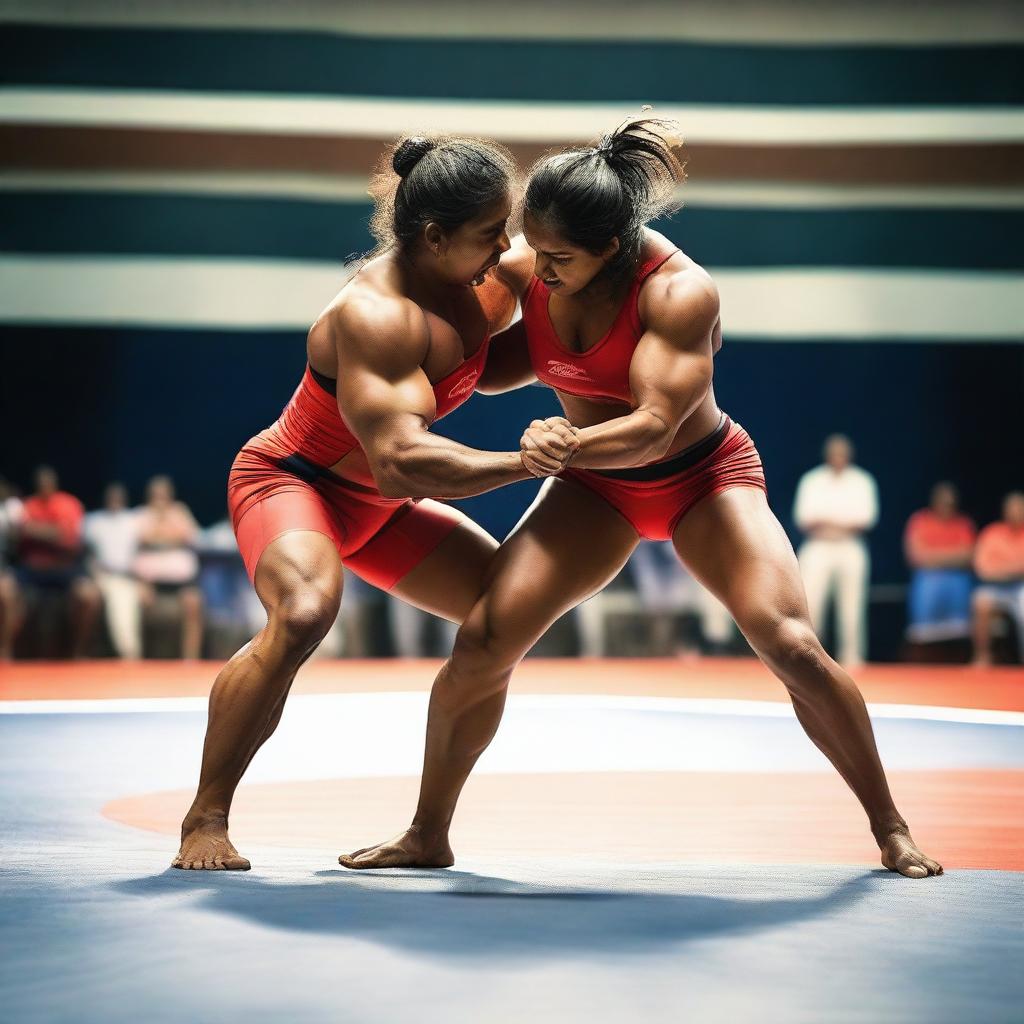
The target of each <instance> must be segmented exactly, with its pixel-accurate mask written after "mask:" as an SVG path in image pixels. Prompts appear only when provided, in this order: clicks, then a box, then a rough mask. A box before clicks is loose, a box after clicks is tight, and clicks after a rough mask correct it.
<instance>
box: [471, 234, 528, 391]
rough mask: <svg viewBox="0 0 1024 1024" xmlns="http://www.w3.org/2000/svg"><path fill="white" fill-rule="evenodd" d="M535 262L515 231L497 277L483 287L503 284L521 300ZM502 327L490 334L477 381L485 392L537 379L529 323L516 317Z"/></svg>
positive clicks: (496, 272)
mask: <svg viewBox="0 0 1024 1024" xmlns="http://www.w3.org/2000/svg"><path fill="white" fill-rule="evenodd" d="M533 263H534V252H533V250H532V249H531V248H530V247H529V246H528V245H527V244H526V239H525V238H523V236H522V235H516V237H515V238H513V239H512V248H511V249H509V251H508V252H506V253H504V254H503V255H502V257H501V262H500V263H499V264H498V266H497V268H496V270H495V281H494V282H493V284H484V285H483V286H482V287H484V288H486V287H496V288H501V287H504V288H506V289H508V291H509V292H511V293H512V295H513V296H514V297H515V299H516V300H517V301H520V302H521V301H522V298H523V296H524V295H525V294H526V289H527V288H528V287H529V284H530V280H531V278H532V277H533ZM502 327H503V329H502V330H501V331H500V333H497V329H496V331H495V334H494V336H493V337H492V338H491V344H490V348H489V349H488V351H487V364H486V365H485V366H484V372H483V373H482V374H481V375H480V380H479V381H478V382H477V386H476V389H477V391H481V392H483V393H484V394H485V395H500V394H501V393H502V392H504V391H513V390H515V389H516V388H522V387H525V386H526V385H527V384H532V383H533V382H534V381H535V380H536V379H537V375H536V374H535V373H534V372H533V366H532V365H531V363H530V350H529V348H528V347H527V344H526V325H525V324H524V323H523V321H522V320H517V321H516V322H515V323H513V324H509V325H508V326H505V325H502Z"/></svg>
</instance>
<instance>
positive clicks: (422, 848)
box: [338, 828, 455, 870]
mask: <svg viewBox="0 0 1024 1024" xmlns="http://www.w3.org/2000/svg"><path fill="white" fill-rule="evenodd" d="M338 863H339V864H341V865H342V866H343V867H346V868H354V869H357V870H361V869H363V868H449V867H451V866H452V865H453V864H454V863H455V854H454V853H452V848H451V846H450V845H449V844H448V839H447V837H441V838H440V839H436V840H433V841H428V840H427V839H425V838H424V836H423V835H422V834H421V833H420V832H418V831H417V830H416V829H413V828H409V829H406V830H405V831H404V832H403V833H401V835H397V836H395V838H394V839H390V840H388V842H386V843H378V844H377V845H376V846H367V847H364V848H363V849H362V850H356V852H355V853H343V854H342V855H341V856H340V857H339V858H338Z"/></svg>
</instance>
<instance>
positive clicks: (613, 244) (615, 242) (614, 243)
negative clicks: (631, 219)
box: [601, 235, 619, 261]
mask: <svg viewBox="0 0 1024 1024" xmlns="http://www.w3.org/2000/svg"><path fill="white" fill-rule="evenodd" d="M618 251H619V239H618V236H617V235H616V237H615V238H613V239H612V240H611V241H610V242H609V243H608V244H607V245H606V246H605V247H604V252H602V253H601V259H603V260H605V261H607V260H610V259H611V258H612V257H613V256H614V255H615V254H616V253H617V252H618Z"/></svg>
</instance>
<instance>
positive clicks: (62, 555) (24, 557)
mask: <svg viewBox="0 0 1024 1024" xmlns="http://www.w3.org/2000/svg"><path fill="white" fill-rule="evenodd" d="M35 484H36V491H35V494H33V495H32V496H31V497H30V498H27V499H26V500H25V502H24V506H23V509H22V515H21V521H20V522H19V523H18V525H17V527H16V531H17V532H16V536H17V539H16V544H15V562H16V566H15V570H14V578H13V580H14V586H13V588H12V591H13V592H12V606H13V607H12V612H11V616H10V623H9V627H7V628H5V630H4V633H5V637H4V647H3V648H2V649H0V657H7V658H9V657H10V656H11V648H12V647H13V644H14V639H15V637H16V636H17V633H18V631H19V630H20V628H21V626H22V625H24V620H25V605H24V601H23V600H22V591H24V590H26V589H31V590H59V591H62V592H64V593H66V594H67V596H68V598H69V600H70V605H71V635H72V644H71V656H72V657H74V658H81V657H84V656H85V654H86V652H87V649H88V645H89V642H90V641H91V640H92V636H93V630H94V628H95V626H96V619H97V617H98V615H99V612H100V606H101V603H102V599H101V597H100V592H99V589H98V588H97V586H96V584H95V583H94V582H93V581H92V580H91V579H90V578H89V575H88V573H87V572H86V568H85V564H84V561H83V555H84V548H83V544H82V520H83V518H84V516H85V510H84V509H83V508H82V503H81V502H80V501H79V500H78V499H77V498H76V497H74V496H73V495H71V494H68V493H67V492H66V491H62V490H60V489H59V487H58V480H57V473H56V471H55V470H53V469H52V468H51V467H49V466H40V467H39V468H38V469H37V470H36V477H35Z"/></svg>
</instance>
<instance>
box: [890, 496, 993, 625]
mask: <svg viewBox="0 0 1024 1024" xmlns="http://www.w3.org/2000/svg"><path fill="white" fill-rule="evenodd" d="M958 505H959V496H958V495H957V491H956V488H955V487H954V486H953V485H952V484H950V483H939V484H936V485H935V486H934V487H933V488H932V493H931V501H930V502H929V505H928V507H927V508H923V509H921V510H920V511H918V512H915V513H914V514H913V515H912V516H911V517H910V519H909V520H908V521H907V526H906V529H905V530H904V533H903V550H904V552H905V553H906V557H907V563H908V564H909V565H910V567H911V568H912V569H913V573H912V575H911V579H910V600H909V607H908V611H909V615H910V624H909V626H908V628H907V636H908V637H909V639H911V640H914V641H918V642H924V643H928V642H931V641H935V640H946V639H949V638H950V637H958V636H967V635H968V634H969V633H970V619H971V588H972V586H973V585H974V578H973V575H972V573H971V556H972V554H973V553H974V542H975V539H976V535H977V531H976V529H975V527H974V523H973V522H971V520H970V519H968V517H967V516H965V515H963V514H961V513H960V511H959V508H958Z"/></svg>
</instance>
